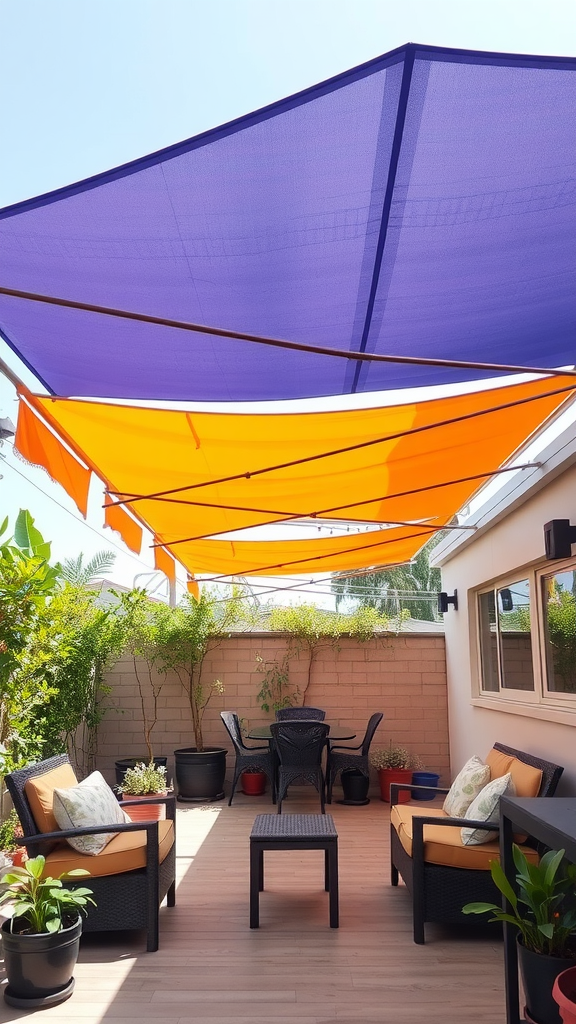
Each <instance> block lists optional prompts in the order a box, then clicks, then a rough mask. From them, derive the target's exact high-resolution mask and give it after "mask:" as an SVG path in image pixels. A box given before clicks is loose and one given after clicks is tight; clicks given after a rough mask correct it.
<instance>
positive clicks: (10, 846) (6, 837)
mask: <svg viewBox="0 0 576 1024" xmlns="http://www.w3.org/2000/svg"><path fill="white" fill-rule="evenodd" d="M23 836H24V832H23V829H22V826H21V824H20V819H19V817H18V815H17V814H16V811H15V810H14V809H12V810H11V811H10V814H9V815H8V817H6V818H5V819H4V821H3V822H1V823H0V850H3V851H4V852H5V853H14V851H15V850H16V849H17V848H18V847H19V846H20V845H21V842H20V840H21V839H22V838H23Z"/></svg>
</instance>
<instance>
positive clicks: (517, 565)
mask: <svg viewBox="0 0 576 1024" xmlns="http://www.w3.org/2000/svg"><path fill="white" fill-rule="evenodd" d="M550 519H570V520H571V522H572V523H576V469H575V468H571V469H569V470H567V471H566V472H564V473H563V474H562V475H561V476H559V477H558V478H557V479H556V480H554V481H553V482H552V483H550V484H549V485H548V486H547V487H545V488H544V489H543V490H541V491H540V492H538V493H537V494H536V495H534V496H533V497H531V498H530V499H529V500H528V501H527V502H526V503H525V504H524V505H522V506H521V507H520V508H518V509H517V510H515V511H513V512H512V513H511V514H510V515H508V516H507V517H506V518H505V519H503V520H502V521H501V522H499V523H497V524H495V525H491V526H490V528H489V529H488V530H487V532H486V533H484V534H483V535H482V536H479V537H478V538H477V539H474V540H473V541H472V543H469V544H468V546H467V547H466V548H465V549H464V550H461V551H459V552H456V553H454V554H453V555H452V556H451V557H450V559H449V560H448V561H447V562H445V563H444V564H443V566H442V587H443V589H444V590H446V591H448V592H449V593H452V592H453V591H454V589H457V591H458V605H459V607H458V611H457V612H455V611H453V609H450V610H449V611H448V612H447V614H446V615H445V616H444V626H445V636H446V663H447V677H448V705H449V733H450V751H451V759H452V765H453V767H454V768H456V767H457V766H458V765H461V764H463V763H464V761H465V760H466V759H467V758H468V757H469V756H470V755H471V754H474V753H478V754H480V755H481V756H482V755H483V754H484V753H485V752H486V751H487V750H488V749H489V747H490V746H491V745H492V743H493V742H494V740H500V741H502V742H504V743H509V744H510V745H511V746H515V747H519V748H521V749H523V750H529V751H533V752H534V753H536V754H540V755H542V756H543V757H545V758H549V759H550V760H553V761H556V763H558V764H561V765H564V767H565V772H564V776H563V779H562V780H561V783H560V787H559V790H558V792H559V793H560V794H565V795H567V794H575V793H576V731H575V727H576V708H575V710H574V711H572V712H567V713H566V712H562V713H558V714H556V716H555V717H556V718H558V719H564V720H563V721H550V720H546V718H547V715H546V712H545V711H543V710H539V709H538V708H533V709H530V708H527V709H525V713H524V714H520V713H519V710H518V708H513V707H508V708H507V709H506V710H505V709H502V710H493V709H488V708H483V707H475V706H473V704H472V703H471V697H472V687H473V685H475V684H476V682H477V680H476V679H475V672H476V671H477V670H476V662H475V658H474V656H473V654H474V648H475V627H474V619H473V614H472V613H473V607H472V605H473V601H472V598H473V595H472V594H471V593H470V591H471V590H472V588H476V587H480V586H482V585H483V584H485V583H488V584H489V583H491V582H492V581H495V580H498V579H500V578H501V577H503V576H504V575H505V574H506V573H508V572H516V570H520V572H521V571H522V569H525V568H526V569H527V568H535V567H538V568H540V567H548V568H550V567H552V566H553V565H554V563H553V562H547V561H546V560H545V558H544V534H543V525H544V523H546V522H548V521H549V520H550ZM548 717H554V713H553V712H552V713H548Z"/></svg>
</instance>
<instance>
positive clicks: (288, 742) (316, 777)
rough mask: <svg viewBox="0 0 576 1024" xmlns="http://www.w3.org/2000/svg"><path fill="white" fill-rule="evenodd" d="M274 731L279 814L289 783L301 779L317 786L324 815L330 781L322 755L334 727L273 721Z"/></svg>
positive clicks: (271, 727) (323, 723)
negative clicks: (328, 781) (327, 783)
mask: <svg viewBox="0 0 576 1024" xmlns="http://www.w3.org/2000/svg"><path fill="white" fill-rule="evenodd" d="M270 731H271V733H272V739H273V741H274V750H275V753H276V757H277V758H278V769H277V780H278V781H277V787H278V788H277V799H278V814H280V812H281V811H282V801H283V799H284V797H285V796H286V792H287V790H288V786H290V785H291V784H292V783H293V782H296V780H299V779H303V780H305V781H306V782H311V783H312V785H313V786H315V787H316V789H317V790H318V793H319V794H320V808H321V811H322V814H324V813H325V807H324V803H325V789H326V783H325V779H324V772H323V770H322V755H323V753H324V749H325V747H326V745H327V743H328V733H329V732H330V726H329V725H327V724H326V723H325V722H317V721H293V722H272V724H271V726H270Z"/></svg>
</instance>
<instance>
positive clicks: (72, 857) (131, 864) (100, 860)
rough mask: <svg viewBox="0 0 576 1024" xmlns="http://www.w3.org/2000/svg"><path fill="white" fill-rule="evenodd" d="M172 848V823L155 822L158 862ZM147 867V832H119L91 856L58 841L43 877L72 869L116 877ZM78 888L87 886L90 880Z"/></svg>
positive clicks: (47, 859) (48, 858) (81, 882)
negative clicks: (156, 826) (82, 869)
mask: <svg viewBox="0 0 576 1024" xmlns="http://www.w3.org/2000/svg"><path fill="white" fill-rule="evenodd" d="M173 845H174V825H173V822H172V821H169V820H165V821H159V822H158V855H159V858H160V863H162V861H163V860H164V859H165V858H166V857H167V855H168V853H169V852H170V850H171V848H172V846H173ZM145 866H146V832H120V833H119V834H118V835H117V836H115V837H114V839H112V840H111V841H110V842H109V843H108V845H107V846H105V847H104V849H103V850H102V851H101V852H100V853H98V854H96V856H91V855H88V854H85V853H77V852H76V850H73V849H72V847H71V846H69V845H68V843H65V842H60V843H58V845H57V846H56V847H55V849H53V850H52V852H51V853H49V854H48V856H47V857H46V865H45V868H44V875H45V876H46V875H51V876H52V877H53V878H57V877H58V875H61V874H62V872H64V871H71V870H72V869H73V868H84V869H85V870H86V871H88V872H89V874H91V875H97V876H101V875H118V874H122V873H123V872H125V871H134V870H135V868H143V867H145ZM79 884H81V885H84V884H85V885H87V886H88V888H89V887H90V879H89V878H87V879H86V881H85V882H84V881H83V880H80V883H79Z"/></svg>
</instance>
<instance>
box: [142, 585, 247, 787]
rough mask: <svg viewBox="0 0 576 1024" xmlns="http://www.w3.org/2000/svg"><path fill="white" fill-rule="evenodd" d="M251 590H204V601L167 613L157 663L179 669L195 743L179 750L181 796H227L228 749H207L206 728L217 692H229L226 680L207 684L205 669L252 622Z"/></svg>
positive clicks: (188, 599)
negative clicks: (214, 652) (246, 601)
mask: <svg viewBox="0 0 576 1024" xmlns="http://www.w3.org/2000/svg"><path fill="white" fill-rule="evenodd" d="M244 596H245V592H244V590H243V589H242V588H241V587H233V588H232V594H231V596H230V597H228V598H227V599H225V600H220V599H219V597H218V595H217V594H216V593H215V592H213V593H210V592H209V591H206V590H203V591H202V593H201V594H200V597H199V598H198V600H196V599H195V598H194V597H192V595H187V597H186V598H185V599H184V601H183V602H182V603H181V604H180V605H179V606H178V607H177V608H171V609H166V610H165V611H164V612H163V613H162V615H163V619H162V635H161V641H159V643H158V658H157V661H156V664H157V667H158V669H159V671H160V672H163V673H166V672H170V671H173V672H174V673H175V674H176V676H177V677H178V679H179V680H180V683H181V686H182V689H183V690H184V692H185V694H186V696H187V698H188V703H189V706H190V714H191V717H192V729H193V733H194V746H193V747H183V748H181V749H180V750H176V751H175V752H174V756H175V767H176V785H177V790H178V799H179V800H214V799H221V798H222V797H223V796H224V778H225V774H226V753H227V751H226V749H225V748H223V747H206V746H205V744H204V736H203V731H202V723H203V719H204V713H205V711H206V708H207V707H208V705H209V703H210V701H211V700H212V698H213V697H215V696H216V695H220V694H222V693H224V686H223V684H222V682H221V680H220V679H214V680H212V681H210V682H204V681H203V679H202V668H203V664H204V659H205V657H206V654H207V653H208V651H209V650H210V649H212V648H213V647H215V646H216V645H217V644H218V643H220V642H221V641H222V640H223V639H224V638H225V637H226V636H227V635H229V633H230V630H231V629H233V628H234V627H237V626H238V625H239V624H240V623H241V622H243V621H246V611H245V608H244V606H243V602H242V599H243V597H244Z"/></svg>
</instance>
